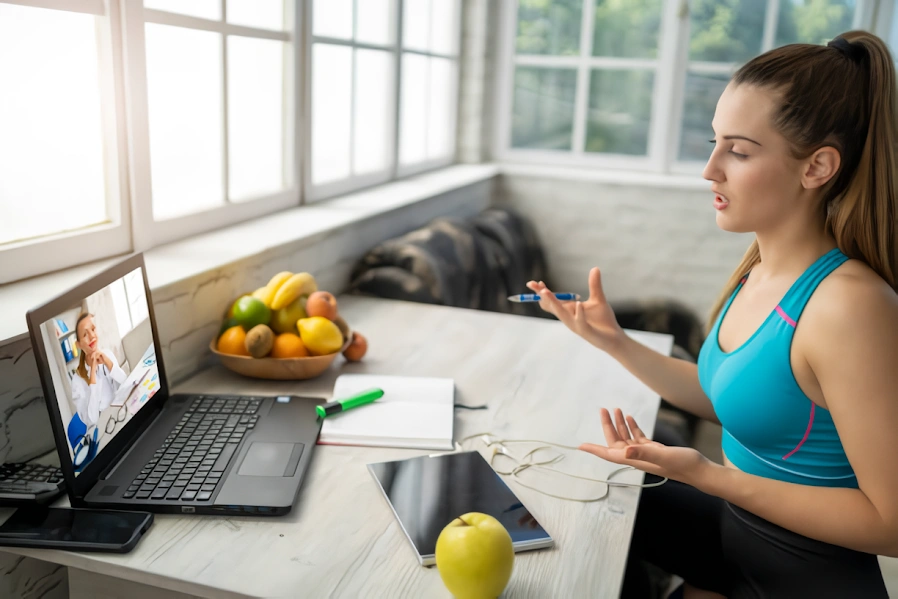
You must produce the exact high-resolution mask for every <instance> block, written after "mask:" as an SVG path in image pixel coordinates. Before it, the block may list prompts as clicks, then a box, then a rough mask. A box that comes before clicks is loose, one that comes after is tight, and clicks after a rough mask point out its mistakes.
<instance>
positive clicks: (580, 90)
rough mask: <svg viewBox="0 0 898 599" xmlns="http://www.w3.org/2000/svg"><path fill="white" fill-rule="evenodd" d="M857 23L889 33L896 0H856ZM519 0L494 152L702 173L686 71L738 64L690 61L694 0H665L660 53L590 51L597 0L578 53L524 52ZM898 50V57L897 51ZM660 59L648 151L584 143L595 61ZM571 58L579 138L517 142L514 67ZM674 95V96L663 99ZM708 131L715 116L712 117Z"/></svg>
mask: <svg viewBox="0 0 898 599" xmlns="http://www.w3.org/2000/svg"><path fill="white" fill-rule="evenodd" d="M784 1H788V0H767V7H766V10H767V12H766V14H765V26H764V33H763V36H762V49H761V52H766V51H767V50H769V49H771V48H772V47H773V44H774V36H775V32H776V25H777V21H778V15H779V4H780V2H784ZM856 1H857V5H856V8H855V13H854V20H853V23H852V28H853V29H858V28H860V29H867V30H871V31H873V32H874V33H877V34H878V35H880V36H881V37H883V39H888V33H889V31H890V29H891V27H890V25H889V23H888V21H890V18H889V17H891V16H892V12H891V11H892V7H891V6H890V3H889V2H888V1H882V0H856ZM518 4H519V3H518V0H500V7H499V13H498V14H499V38H498V50H497V59H498V60H497V64H496V71H497V81H496V86H497V87H496V90H495V91H496V93H495V96H494V97H495V100H494V102H495V104H494V113H495V115H496V119H495V123H494V127H493V132H492V135H493V140H492V144H493V155H494V156H495V157H496V159H497V160H498V161H500V162H508V163H526V164H546V165H548V164H552V165H558V166H569V167H583V168H599V169H603V170H628V171H634V172H652V173H661V174H671V175H700V174H701V171H702V169H703V168H704V165H705V162H704V161H695V160H680V159H679V156H678V154H679V144H680V137H681V135H682V126H683V108H684V103H685V85H686V76H687V73H689V72H690V67H692V69H695V67H698V69H699V70H702V71H706V72H715V73H721V72H727V73H729V74H732V73H733V72H735V69H736V67H737V65H735V64H726V63H715V62H690V61H689V33H690V31H689V30H690V25H689V6H690V5H689V0H665V1H664V3H663V5H662V12H661V27H660V30H659V37H658V56H657V58H655V59H633V58H617V57H594V56H592V38H593V34H594V27H595V18H594V17H595V4H596V0H583V8H582V12H581V14H582V20H581V29H580V48H579V54H578V55H573V56H565V57H560V56H540V55H518V54H517V53H516V51H515V44H516V39H517V26H518V20H517V19H518ZM896 58H898V57H896ZM650 63H654V68H655V71H654V72H655V84H654V89H653V90H652V110H651V113H650V119H651V120H650V123H649V136H648V145H647V147H648V152H647V154H646V155H644V156H627V155H621V154H611V153H589V152H585V151H584V150H583V147H584V145H585V132H586V127H587V111H588V102H589V84H590V70H591V69H593V68H623V69H626V68H628V67H631V68H632V67H634V66H642V67H646V66H648V65H649V64H650ZM519 65H520V66H530V65H533V66H546V67H552V66H556V67H559V66H567V67H574V68H576V69H577V88H576V91H575V94H576V95H575V105H574V123H573V127H574V129H573V141H572V149H571V150H531V149H520V148H512V147H511V120H512V114H513V109H514V106H513V102H514V73H515V69H516V67H518V66H519ZM664 98H668V99H669V100H664ZM709 131H710V123H709Z"/></svg>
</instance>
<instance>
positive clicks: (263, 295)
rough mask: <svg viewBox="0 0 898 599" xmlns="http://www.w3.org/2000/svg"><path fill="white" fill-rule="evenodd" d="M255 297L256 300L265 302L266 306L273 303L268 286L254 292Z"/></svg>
mask: <svg viewBox="0 0 898 599" xmlns="http://www.w3.org/2000/svg"><path fill="white" fill-rule="evenodd" d="M271 295H273V294H271ZM253 297H254V298H256V299H260V300H262V301H263V302H265V305H266V306H267V305H268V304H270V303H271V297H270V295H269V293H268V286H267V285H266V286H265V287H259V288H258V289H256V290H255V291H253Z"/></svg>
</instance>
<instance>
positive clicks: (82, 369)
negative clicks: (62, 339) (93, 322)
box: [75, 312, 94, 384]
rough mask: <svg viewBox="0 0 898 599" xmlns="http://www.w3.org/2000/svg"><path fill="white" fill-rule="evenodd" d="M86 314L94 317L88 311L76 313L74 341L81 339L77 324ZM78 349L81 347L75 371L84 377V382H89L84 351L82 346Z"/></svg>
mask: <svg viewBox="0 0 898 599" xmlns="http://www.w3.org/2000/svg"><path fill="white" fill-rule="evenodd" d="M88 316H90V317H91V318H93V317H94V315H93V314H91V313H90V312H82V313H81V314H79V315H78V320H77V321H75V341H81V339H80V337H81V335H79V334H78V325H79V324H81V321H82V320H84V319H85V318H87V317H88ZM79 349H81V355H80V356H79V357H78V368H77V369H76V370H75V372H77V373H78V376H80V377H81V378H83V379H84V382H85V383H88V384H90V379H89V378H87V363H86V360H85V358H84V355H85V351H84V349H83V348H79Z"/></svg>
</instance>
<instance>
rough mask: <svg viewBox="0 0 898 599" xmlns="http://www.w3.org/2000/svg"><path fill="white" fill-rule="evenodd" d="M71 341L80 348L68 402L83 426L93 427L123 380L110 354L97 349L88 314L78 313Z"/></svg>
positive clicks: (123, 373) (94, 332) (119, 369)
mask: <svg viewBox="0 0 898 599" xmlns="http://www.w3.org/2000/svg"><path fill="white" fill-rule="evenodd" d="M75 339H76V341H77V343H78V347H79V348H80V349H81V357H80V359H79V361H78V369H77V370H76V373H77V376H74V377H72V400H73V401H74V402H75V409H76V410H77V412H78V416H79V417H80V418H81V421H82V422H84V424H85V425H87V426H90V425H91V424H96V423H97V420H99V418H100V412H102V411H103V410H104V409H106V408H108V407H109V406H110V405H111V404H112V400H113V399H114V398H115V392H116V391H117V390H118V388H119V387H121V385H122V383H123V382H124V381H125V379H126V378H127V375H126V374H125V371H124V370H122V369H121V367H120V366H119V365H118V362H117V361H116V359H115V355H114V354H113V353H112V352H111V351H103V350H101V349H100V340H99V338H98V337H97V325H96V324H94V317H93V315H92V314H87V313H82V314H81V315H80V316H78V321H77V323H76V324H75Z"/></svg>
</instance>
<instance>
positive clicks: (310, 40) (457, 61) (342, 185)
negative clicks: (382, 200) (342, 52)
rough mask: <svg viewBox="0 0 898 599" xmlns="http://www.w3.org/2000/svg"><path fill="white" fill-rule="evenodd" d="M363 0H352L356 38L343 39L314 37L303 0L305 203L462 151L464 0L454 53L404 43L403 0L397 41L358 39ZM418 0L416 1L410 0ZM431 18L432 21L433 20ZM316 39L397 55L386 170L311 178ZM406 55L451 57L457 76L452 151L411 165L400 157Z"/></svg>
mask: <svg viewBox="0 0 898 599" xmlns="http://www.w3.org/2000/svg"><path fill="white" fill-rule="evenodd" d="M360 1H362V0H352V2H353V24H352V29H353V31H352V39H343V38H333V37H327V36H316V35H315V34H314V1H313V0H307V1H306V2H305V29H304V31H303V33H304V37H305V40H306V42H305V44H304V46H305V62H304V65H305V69H306V71H305V72H306V73H307V76H306V77H304V79H303V88H304V89H303V92H302V93H303V101H304V103H305V106H307V107H308V110H307V113H306V114H307V117H306V119H307V121H306V131H307V134H306V135H305V137H304V138H303V140H302V141H303V169H304V173H305V178H304V192H305V196H304V197H305V202H304V203H312V202H318V201H321V200H325V199H328V198H331V197H334V196H337V195H342V194H346V193H350V192H353V191H358V190H360V189H364V188H366V187H371V186H374V185H379V184H382V183H387V182H389V181H395V180H397V179H403V178H406V177H410V176H413V175H417V174H421V173H424V172H427V171H431V170H435V169H438V168H443V167H446V166H449V165H451V164H454V163H455V161H456V156H457V154H458V122H459V116H458V115H459V111H460V108H461V101H460V96H459V91H460V89H461V49H462V43H463V26H464V23H463V22H462V15H463V4H464V2H465V0H455V13H456V14H455V22H456V24H457V25H458V31H456V33H455V35H456V48H457V51H456V53H455V54H451V55H450V54H440V53H433V52H428V51H423V50H417V49H409V48H405V47H403V15H404V9H405V2H407V1H409V0H394V2H393V9H394V14H393V19H394V22H393V25H394V26H395V37H394V39H393V43H392V44H390V45H378V44H371V43H368V42H357V41H356V40H355V36H356V25H357V15H358V11H357V6H358V3H359V2H360ZM412 1H414V0H412ZM428 23H431V21H430V20H429V21H428ZM316 43H323V44H331V45H335V46H342V47H348V48H352V49H353V50H355V49H369V50H378V51H389V52H392V54H393V74H394V77H393V91H392V100H393V107H394V114H393V123H392V125H393V126H392V131H391V139H390V140H389V148H388V151H389V152H390V160H389V164H388V166H387V168H386V169H384V170H382V171H377V172H373V173H365V174H363V175H354V174H350V176H349V177H347V178H344V179H338V180H336V181H329V182H327V183H321V184H319V185H315V184H314V183H313V182H312V161H311V156H312V122H311V121H312V118H313V114H312V110H313V107H312V85H311V83H312V79H313V73H312V70H313V64H312V48H313V46H314V44H316ZM404 54H417V55H420V56H426V57H436V58H446V59H449V60H451V61H452V62H453V63H454V65H455V80H454V86H453V92H454V97H455V107H454V111H453V116H454V122H453V132H454V134H453V136H452V139H453V143H452V151H451V152H450V153H449V154H448V155H447V156H445V157H440V158H435V159H432V160H425V161H422V162H418V163H415V164H411V165H406V166H403V165H402V164H401V163H400V161H399V152H400V135H401V126H402V122H401V118H400V116H401V112H402V56H403V55H404ZM355 68H356V61H355V52H353V59H352V74H351V77H352V90H353V95H352V98H351V108H350V119H351V125H350V131H349V135H350V156H349V160H350V171H351V169H352V163H353V156H352V152H351V147H352V145H351V143H352V142H351V140H352V136H353V134H354V126H355V125H354V120H355V110H354V106H355V73H356V71H355Z"/></svg>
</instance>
